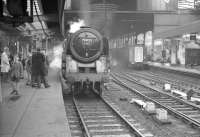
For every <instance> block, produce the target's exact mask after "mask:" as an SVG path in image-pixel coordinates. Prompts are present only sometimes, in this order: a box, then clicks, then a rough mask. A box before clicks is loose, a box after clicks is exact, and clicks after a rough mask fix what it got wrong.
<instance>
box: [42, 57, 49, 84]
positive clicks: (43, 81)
mask: <svg viewBox="0 0 200 137" xmlns="http://www.w3.org/2000/svg"><path fill="white" fill-rule="evenodd" d="M43 68H44V69H43V73H42V75H41V82H42V83H43V84H44V86H45V88H49V87H50V85H49V84H48V81H47V75H48V69H49V60H48V58H47V56H45V62H44V66H43Z"/></svg>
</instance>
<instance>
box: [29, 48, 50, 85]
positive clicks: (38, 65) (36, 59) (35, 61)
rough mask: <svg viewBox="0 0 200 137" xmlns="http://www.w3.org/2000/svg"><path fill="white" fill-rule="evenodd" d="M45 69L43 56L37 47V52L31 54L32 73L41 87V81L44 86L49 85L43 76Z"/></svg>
mask: <svg viewBox="0 0 200 137" xmlns="http://www.w3.org/2000/svg"><path fill="white" fill-rule="evenodd" d="M45 69H46V68H45V56H44V54H42V53H41V50H40V48H37V52H36V53H35V54H33V55H32V75H33V77H34V78H35V80H36V84H37V87H38V88H40V87H41V81H42V82H43V83H44V86H45V88H48V87H49V85H48V83H47V81H46V79H45V78H44V76H45Z"/></svg>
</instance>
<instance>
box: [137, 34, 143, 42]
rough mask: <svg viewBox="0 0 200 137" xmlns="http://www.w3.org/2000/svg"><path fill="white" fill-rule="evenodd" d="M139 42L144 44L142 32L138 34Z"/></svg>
mask: <svg viewBox="0 0 200 137" xmlns="http://www.w3.org/2000/svg"><path fill="white" fill-rule="evenodd" d="M137 44H144V34H143V33H140V34H139V35H137Z"/></svg>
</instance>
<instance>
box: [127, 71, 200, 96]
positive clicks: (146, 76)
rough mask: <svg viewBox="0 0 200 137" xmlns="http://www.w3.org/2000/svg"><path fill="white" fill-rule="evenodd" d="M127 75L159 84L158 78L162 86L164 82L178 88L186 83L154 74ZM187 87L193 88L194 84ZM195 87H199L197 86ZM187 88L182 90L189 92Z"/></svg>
mask: <svg viewBox="0 0 200 137" xmlns="http://www.w3.org/2000/svg"><path fill="white" fill-rule="evenodd" d="M127 74H130V75H134V76H137V77H141V78H144V79H147V80H151V81H154V82H159V80H158V78H160V79H161V80H160V82H162V83H163V84H164V83H165V82H167V83H170V84H171V85H175V86H178V87H179V85H180V83H186V82H185V81H181V80H173V79H170V78H163V77H161V76H159V75H155V74H144V73H139V74H135V73H132V72H127ZM149 76H151V77H153V78H151V79H150V78H149ZM189 85H191V86H194V85H195V84H192V83H189ZM195 86H196V87H199V86H198V85H197V84H196V85H195ZM189 87H190V86H183V88H182V89H184V90H189V89H191V88H189ZM194 92H195V93H197V94H199V93H200V92H199V91H196V89H194Z"/></svg>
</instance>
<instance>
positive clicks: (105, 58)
mask: <svg viewBox="0 0 200 137" xmlns="http://www.w3.org/2000/svg"><path fill="white" fill-rule="evenodd" d="M109 71H110V62H109V45H108V40H107V38H106V37H103V36H102V35H101V34H100V33H99V32H98V31H97V30H95V29H92V28H89V27H82V28H81V29H80V30H79V31H77V32H75V33H73V34H71V35H70V36H69V37H67V40H66V41H65V42H64V50H63V54H62V75H63V78H64V79H65V83H66V85H67V87H68V88H66V89H65V90H64V91H63V93H64V94H68V93H73V94H80V93H83V92H86V91H87V92H90V91H96V92H97V93H98V94H99V95H102V91H103V89H104V85H105V83H108V81H109ZM91 89H92V90H91Z"/></svg>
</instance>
